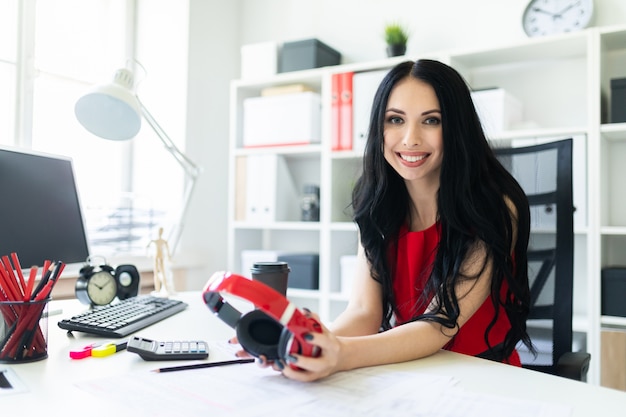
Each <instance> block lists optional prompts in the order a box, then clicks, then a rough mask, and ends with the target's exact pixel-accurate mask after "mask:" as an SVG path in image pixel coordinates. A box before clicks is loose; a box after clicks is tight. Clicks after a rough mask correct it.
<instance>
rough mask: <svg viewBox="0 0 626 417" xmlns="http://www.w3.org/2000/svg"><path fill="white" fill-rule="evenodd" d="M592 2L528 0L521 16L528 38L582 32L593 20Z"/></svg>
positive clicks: (583, 0) (580, 0)
mask: <svg viewBox="0 0 626 417" xmlns="http://www.w3.org/2000/svg"><path fill="white" fill-rule="evenodd" d="M593 10H594V1H593V0H530V2H529V3H528V5H527V6H526V9H525V10H524V14H523V16H522V26H523V27H524V32H526V34H527V35H528V36H530V37H536V36H546V35H556V34H560V33H567V32H576V31H579V30H583V29H585V28H587V27H589V25H590V24H591V19H592V18H593Z"/></svg>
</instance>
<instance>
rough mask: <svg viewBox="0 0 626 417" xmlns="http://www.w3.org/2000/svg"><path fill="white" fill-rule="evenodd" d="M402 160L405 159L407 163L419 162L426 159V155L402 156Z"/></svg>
mask: <svg viewBox="0 0 626 417" xmlns="http://www.w3.org/2000/svg"><path fill="white" fill-rule="evenodd" d="M400 158H402V159H404V160H405V161H407V162H417V161H421V160H422V159H424V158H426V155H421V156H414V155H402V154H400Z"/></svg>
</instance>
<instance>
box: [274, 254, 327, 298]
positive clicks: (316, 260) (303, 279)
mask: <svg viewBox="0 0 626 417" xmlns="http://www.w3.org/2000/svg"><path fill="white" fill-rule="evenodd" d="M277 260H278V261H279V262H287V264H289V269H290V270H291V272H289V281H288V284H287V287H289V288H301V289H306V290H317V289H318V288H319V269H320V257H319V255H318V254H317V253H298V254H284V255H279V256H278V259H277Z"/></svg>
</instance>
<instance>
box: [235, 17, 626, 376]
mask: <svg viewBox="0 0 626 417" xmlns="http://www.w3.org/2000/svg"><path fill="white" fill-rule="evenodd" d="M417 58H434V59H438V60H441V61H443V62H446V63H448V64H450V65H451V66H453V67H454V68H456V69H457V70H459V72H461V74H462V75H463V76H464V77H465V79H466V80H467V81H468V83H469V84H470V86H471V87H472V88H473V89H482V88H488V87H501V88H504V89H505V90H506V91H507V92H509V93H511V94H512V95H513V96H515V97H516V98H518V99H519V100H520V101H521V102H522V103H523V116H524V117H523V119H524V123H523V125H521V126H519V127H516V128H515V129H513V130H509V131H506V132H503V133H501V134H499V135H498V136H497V137H492V138H491V140H492V141H493V142H494V144H496V146H497V144H498V143H510V142H511V141H516V140H526V139H533V138H534V139H537V140H546V139H557V138H566V137H575V138H576V139H575V142H576V145H575V146H577V147H579V148H581V152H580V153H579V156H581V157H582V158H583V162H584V164H581V165H584V167H586V170H584V171H585V172H580V171H579V172H575V175H574V176H575V180H574V181H575V184H574V187H575V200H576V201H577V202H578V204H580V205H584V210H581V211H580V214H579V215H578V217H579V218H577V220H576V227H575V251H576V257H575V265H574V268H575V289H574V292H575V294H574V296H575V307H574V314H575V318H574V327H575V330H576V331H579V332H583V333H585V334H586V335H587V350H588V351H589V352H590V353H591V355H592V363H591V367H590V371H589V377H588V379H589V382H591V383H595V384H598V383H599V381H600V358H599V356H600V351H601V350H600V331H601V328H602V327H603V326H607V327H620V328H626V318H619V317H606V316H601V314H600V311H601V309H600V286H601V279H600V277H601V270H602V268H603V267H605V266H610V265H626V209H624V207H626V192H624V186H623V183H624V178H626V163H624V161H626V123H620V124H608V123H607V120H608V119H607V116H606V113H607V111H608V100H610V88H609V86H610V80H611V79H612V78H622V77H626V26H620V27H613V28H591V29H587V30H585V31H582V32H578V33H573V34H568V35H562V36H551V37H546V38H532V39H528V40H524V41H520V42H519V43H516V44H511V45H506V46H502V47H500V48H492V49H484V50H472V51H441V52H440V53H436V54H429V56H423V57H396V58H392V59H388V60H382V61H376V62H369V63H358V64H347V65H339V66H333V67H325V68H318V69H311V70H305V71H298V72H291V73H283V74H277V75H276V76H273V77H270V78H267V79H261V80H254V81H250V80H236V81H233V82H232V84H231V104H230V106H231V108H230V110H231V111H230V114H231V119H230V126H231V129H230V154H229V158H230V164H229V166H230V170H229V190H230V193H229V198H228V213H229V216H228V218H229V220H228V222H229V224H228V253H229V259H228V261H229V262H228V264H229V268H230V269H231V270H233V271H237V272H239V273H244V274H247V271H240V264H241V261H240V257H241V251H242V250H245V249H268V250H289V251H292V252H317V253H319V256H320V265H319V267H320V269H319V271H320V282H319V290H296V289H289V291H288V296H289V298H291V299H292V300H294V301H295V302H296V303H297V304H298V305H300V306H301V307H308V308H311V309H312V310H314V311H317V312H319V314H320V316H321V317H322V319H324V320H332V319H333V318H334V317H336V316H337V314H339V312H341V310H342V309H343V308H344V307H345V305H346V301H347V297H346V296H345V294H344V293H342V292H341V287H340V263H339V260H340V257H341V256H342V255H347V254H355V253H356V247H357V231H356V227H355V225H354V224H353V223H352V222H351V220H350V209H349V202H350V197H351V187H352V185H353V183H354V180H355V179H356V178H357V176H358V173H359V172H360V170H361V155H360V154H357V153H355V152H349V151H342V152H332V151H331V144H330V131H331V129H330V108H331V104H330V95H331V77H332V74H334V73H343V72H347V71H354V72H359V71H370V70H379V69H386V68H391V67H392V66H394V65H395V64H397V63H398V62H401V61H404V60H407V59H417ZM294 83H304V84H307V85H308V86H310V87H312V88H313V89H314V90H315V91H316V92H318V93H320V94H321V96H322V118H321V123H322V126H321V132H322V137H321V138H320V139H321V143H320V144H315V145H308V146H283V147H271V148H264V149H247V148H244V147H243V139H242V137H243V135H242V132H243V128H242V120H243V117H242V116H243V100H244V99H245V98H248V97H256V96H259V95H260V93H261V90H262V89H263V88H266V87H274V86H282V85H288V84H294ZM279 128H280V126H277V129H279ZM256 153H273V154H276V155H279V156H280V157H281V158H284V160H285V161H286V163H287V166H288V167H289V171H290V174H291V175H292V178H293V180H294V183H295V184H296V187H297V189H302V186H303V184H304V183H306V182H311V181H312V182H316V183H318V184H319V185H320V201H321V203H320V204H321V205H320V221H319V222H314V223H311V222H299V221H297V219H286V220H285V221H282V220H281V221H277V222H270V223H263V224H251V223H249V222H246V221H245V220H240V219H237V217H236V215H235V213H236V198H237V197H236V196H237V194H238V191H237V189H238V187H241V184H240V183H238V182H237V179H236V168H235V165H236V164H235V161H236V159H237V158H238V157H245V156H248V155H253V154H256ZM577 169H580V167H579V166H576V164H575V166H574V170H577ZM238 184H239V185H238ZM240 191H241V190H239V192H240ZM293 204H297V201H294V202H293ZM581 208H582V207H581Z"/></svg>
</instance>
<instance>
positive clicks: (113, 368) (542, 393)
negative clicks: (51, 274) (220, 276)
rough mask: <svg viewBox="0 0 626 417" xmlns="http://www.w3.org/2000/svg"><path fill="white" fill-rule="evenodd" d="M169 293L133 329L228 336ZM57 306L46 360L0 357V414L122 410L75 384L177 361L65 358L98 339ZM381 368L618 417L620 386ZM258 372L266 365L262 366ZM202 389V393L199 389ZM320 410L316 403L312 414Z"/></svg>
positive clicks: (67, 306)
mask: <svg viewBox="0 0 626 417" xmlns="http://www.w3.org/2000/svg"><path fill="white" fill-rule="evenodd" d="M177 297H178V298H180V299H182V300H184V301H186V302H187V303H188V304H189V307H188V308H187V309H186V310H185V311H183V312H181V313H179V314H177V315H174V316H172V317H170V318H168V319H166V320H164V321H162V322H160V323H157V324H155V325H153V326H150V327H148V328H145V329H142V330H140V331H139V332H137V334H140V335H142V336H144V337H147V338H150V339H154V340H183V339H188V340H189V339H204V340H207V341H209V342H211V341H219V342H223V341H224V340H227V339H228V338H229V337H231V336H232V335H233V330H232V329H230V328H229V327H228V326H226V325H225V324H223V323H222V322H221V321H220V320H219V319H218V318H216V317H214V316H213V315H212V314H211V313H210V312H209V310H208V309H207V308H206V306H205V305H204V304H203V302H202V299H201V297H200V294H199V293H198V292H193V293H181V294H179V295H178V296H177ZM59 308H62V309H63V312H62V314H60V315H54V316H52V317H50V319H49V329H48V333H49V337H48V339H49V342H48V351H49V357H48V358H47V359H45V360H42V361H39V362H33V363H26V364H18V365H6V364H0V369H3V368H11V369H12V370H13V371H14V373H15V374H17V376H18V377H19V379H20V380H21V381H22V382H23V383H24V384H25V386H26V387H27V391H26V392H22V393H15V394H13V395H4V396H0V413H1V414H2V415H3V416H5V415H7V413H6V412H7V411H9V412H15V414H9V415H17V413H18V412H19V413H20V415H24V416H43V415H55V416H85V415H90V416H92V415H102V416H104V415H107V416H111V415H126V414H125V413H124V412H123V411H122V410H120V409H119V407H117V408H116V407H115V405H114V404H113V405H112V404H109V403H108V402H107V400H106V398H103V396H104V394H103V395H98V396H93V395H92V394H90V393H87V392H85V391H84V390H82V389H80V388H79V386H78V385H79V384H80V383H81V382H84V381H89V380H93V379H95V378H106V377H115V376H122V375H128V374H130V373H134V372H139V373H141V372H148V371H149V370H152V369H155V368H158V367H161V366H171V365H175V364H177V363H176V362H167V363H164V362H146V361H143V360H142V359H141V358H140V357H139V356H138V355H136V354H133V353H129V352H126V351H123V352H119V353H117V354H115V355H112V356H109V357H105V358H86V359H82V360H72V359H70V358H69V354H68V352H69V351H70V350H71V349H74V350H75V349H78V348H80V347H83V346H85V345H87V344H88V343H91V342H93V341H102V340H103V339H102V338H97V337H93V336H89V335H86V334H83V333H74V334H73V337H70V336H68V335H67V333H66V332H65V331H64V330H62V329H60V328H59V327H58V326H57V324H56V323H57V321H58V320H60V319H61V318H66V317H69V316H71V315H74V314H76V313H78V312H80V311H82V310H84V309H85V306H83V305H81V304H79V303H78V302H77V301H74V300H68V301H53V302H52V303H51V304H50V311H51V312H53V311H54V310H56V309H59ZM226 356H227V354H226V353H225V352H224V351H218V350H211V351H210V359H212V360H218V359H225V358H226ZM238 366H254V367H256V366H257V365H256V364H246V365H232V367H231V369H232V370H233V371H235V370H236V368H235V367H238ZM386 368H388V369H397V370H401V371H407V370H410V371H411V372H413V371H415V372H422V373H429V374H433V375H434V374H436V375H442V376H451V377H454V378H456V379H457V380H458V381H459V383H458V384H459V386H461V387H463V388H465V389H466V390H468V391H471V392H478V393H488V394H495V395H498V396H504V397H507V398H512V397H514V398H523V399H528V400H536V401H547V402H557V403H561V404H567V405H572V406H573V408H574V412H573V415H574V416H580V417H587V416H592V415H598V413H600V414H601V415H602V416H624V413H625V410H626V393H624V392H621V391H616V390H611V389H608V388H603V387H598V386H592V385H589V384H585V383H581V382H576V381H572V380H568V379H564V378H558V377H553V376H550V375H545V374H542V373H539V372H534V371H529V370H525V369H520V368H515V367H512V366H509V365H502V364H498V363H494V362H491V361H486V360H482V359H477V358H473V357H469V356H464V355H459V354H455V353H451V352H445V351H443V352H440V353H438V354H436V355H433V356H432V357H429V358H425V359H421V360H417V361H413V362H409V363H404V364H395V365H389V366H387V367H386ZM212 369H216V368H212ZM223 369H226V368H223ZM264 371H266V372H268V373H271V372H273V371H271V370H269V369H266V370H264ZM182 372H190V371H182ZM191 372H197V371H191ZM150 374H151V375H152V373H150ZM179 374H180V373H179ZM416 389H419V388H418V387H417V388H416ZM372 394H373V395H375V394H376V392H373V393H372ZM128 395H129V396H132V395H133V393H132V392H128ZM207 395H210V393H208V392H207ZM241 397H242V400H245V398H246V392H245V387H243V388H242V392H241ZM291 413H292V414H293V415H297V414H296V413H294V412H291ZM323 414H324V413H323V412H322V410H320V415H323ZM459 415H461V414H459Z"/></svg>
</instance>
